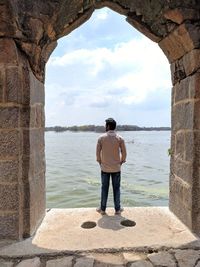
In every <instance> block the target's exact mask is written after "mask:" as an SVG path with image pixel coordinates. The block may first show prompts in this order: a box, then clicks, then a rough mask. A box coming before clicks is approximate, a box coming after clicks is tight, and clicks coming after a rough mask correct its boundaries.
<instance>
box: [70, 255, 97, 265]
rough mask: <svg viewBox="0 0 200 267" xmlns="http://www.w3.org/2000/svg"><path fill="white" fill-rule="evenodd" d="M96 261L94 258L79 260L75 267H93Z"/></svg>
mask: <svg viewBox="0 0 200 267" xmlns="http://www.w3.org/2000/svg"><path fill="white" fill-rule="evenodd" d="M93 265H94V259H93V258H83V257H81V258H77V260H76V263H75V264H74V267H93Z"/></svg>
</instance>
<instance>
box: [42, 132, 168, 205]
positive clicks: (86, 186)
mask: <svg viewBox="0 0 200 267" xmlns="http://www.w3.org/2000/svg"><path fill="white" fill-rule="evenodd" d="M119 134H120V135H122V136H123V137H124V139H125V142H126V147H127V163H126V164H124V165H123V167H122V186H121V202H122V205H123V206H124V207H128V206H132V207H134V206H167V205H168V190H169V185H168V184H169V160H170V158H169V157H168V148H169V147H170V134H171V132H170V131H152V132H148V131H141V132H119ZM99 135H100V134H98V133H94V132H77V133H74V132H63V133H55V132H46V133H45V142H46V184H47V186H46V191H47V192H46V197H47V207H48V208H77V207H97V206H99V200H100V187H101V184H100V168H99V165H98V164H97V162H96V155H95V150H96V142H97V139H98V136H99ZM108 206H111V207H113V195H112V187H110V192H109V199H108Z"/></svg>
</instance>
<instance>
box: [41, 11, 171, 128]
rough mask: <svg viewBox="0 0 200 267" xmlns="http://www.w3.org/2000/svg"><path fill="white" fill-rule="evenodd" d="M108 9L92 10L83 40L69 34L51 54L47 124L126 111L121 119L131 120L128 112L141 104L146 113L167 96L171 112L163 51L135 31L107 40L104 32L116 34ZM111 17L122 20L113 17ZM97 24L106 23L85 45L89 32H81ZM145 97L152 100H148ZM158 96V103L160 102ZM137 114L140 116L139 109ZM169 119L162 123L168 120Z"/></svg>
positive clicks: (163, 102) (88, 119)
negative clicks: (115, 40)
mask: <svg viewBox="0 0 200 267" xmlns="http://www.w3.org/2000/svg"><path fill="white" fill-rule="evenodd" d="M110 14H111V11H110V10H108V9H103V10H100V11H98V13H96V14H95V13H94V16H93V20H92V27H90V28H88V30H86V27H85V28H84V31H82V32H81V31H80V34H79V35H81V36H82V37H83V39H84V40H85V41H84V42H82V41H80V38H78V37H77V36H79V35H78V34H77V35H73V38H72V40H70V37H67V38H69V39H68V42H69V43H68V44H67V41H65V42H63V43H62V44H63V46H62V47H63V48H62V49H63V51H62V53H61V52H57V53H56V55H57V56H51V58H50V60H49V62H48V64H47V81H46V117H47V125H56V124H57V125H58V124H59V123H60V125H66V124H67V125H70V124H84V123H87V122H88V123H97V124H98V121H99V120H100V119H102V118H103V119H104V117H108V116H109V117H110V116H114V117H116V118H117V117H118V118H123V117H126V122H125V123H131V120H133V119H132V112H133V113H134V112H135V113H137V114H139V113H138V112H139V109H140V110H141V109H143V116H148V112H149V114H151V111H152V110H153V111H152V112H153V114H156V110H158V109H161V108H162V105H164V108H165V109H166V106H167V101H169V107H168V108H167V110H165V114H167V112H169V109H170V89H171V80H170V70H169V63H168V61H167V59H166V57H165V55H164V54H163V52H162V51H161V49H160V48H159V47H158V45H157V44H155V43H153V42H152V41H150V40H148V39H147V38H146V37H144V36H142V37H140V38H139V37H138V35H137V38H135V39H133V38H134V37H135V33H134V34H133V38H132V37H131V38H132V39H131V38H127V39H128V40H127V39H126V38H125V39H124V38H121V39H120V38H119V39H120V41H118V42H115V43H112V42H109V43H108V42H107V39H108V38H110V39H111V40H112V39H113V40H114V36H116V29H115V31H113V32H112V31H111V30H112V28H111V27H110V24H109V25H108V23H107V19H109V18H110ZM95 21H96V22H95ZM115 22H116V23H118V24H119V25H120V23H119V22H117V18H115ZM95 23H96V24H95ZM118 24H117V25H118ZM100 25H101V26H102V25H104V28H103V29H102V30H101V32H98V36H99V39H97V40H96V42H93V43H91V42H90V45H87V42H86V40H87V38H90V37H88V36H87V38H86V36H85V35H84V34H86V33H87V35H89V34H91V33H92V32H91V29H92V28H95V27H97V26H98V27H99V26H100ZM127 25H128V24H127ZM109 27H110V28H109ZM123 27H124V26H123ZM123 27H122V28H123ZM127 27H128V26H127ZM100 28H101V27H99V29H100ZM108 28H109V29H110V30H109V31H108V32H107V34H106V35H105V37H104V36H103V30H107V29H108ZM113 29H114V27H113ZM121 32H122V29H121ZM124 32H125V30H124ZM95 33H96V31H95ZM93 36H94V35H93ZM117 37H119V35H117ZM95 38H97V36H96V35H95ZM95 38H94V39H95ZM81 40H82V39H81ZM124 40H127V41H124ZM89 41H90V39H89ZM77 43H78V44H79V45H77ZM69 44H70V45H69ZM74 44H76V45H75V48H74V50H72V48H73V46H74ZM65 47H66V49H64V48H65ZM80 47H81V48H80ZM64 51H65V52H64ZM66 51H67V52H66ZM166 98H168V100H166ZM148 99H150V100H151V101H153V103H151V104H149V103H148ZM158 101H159V103H161V104H159V105H158ZM136 110H137V112H136ZM129 112H130V115H129V117H128V115H127V114H128V113H129ZM141 114H142V113H141ZM144 114H145V115H144ZM159 116H160V115H159ZM159 116H158V117H159ZM160 117H162V116H160ZM165 117H166V116H165ZM66 118H68V120H67V122H66ZM69 118H70V119H69ZM139 119H141V120H142V115H141V117H140V118H139ZM151 121H152V119H151V120H149V123H150V124H151ZM169 121H170V112H169V117H168V122H169ZM168 122H167V123H164V124H163V122H162V123H160V125H169V123H168ZM135 123H136V122H135V121H133V124H135ZM158 123H159V122H158ZM140 125H141V124H140ZM144 125H145V124H144ZM158 125H159V124H158Z"/></svg>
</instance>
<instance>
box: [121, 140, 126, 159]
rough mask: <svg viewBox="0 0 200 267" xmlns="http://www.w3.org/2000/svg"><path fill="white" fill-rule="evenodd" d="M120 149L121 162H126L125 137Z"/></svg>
mask: <svg viewBox="0 0 200 267" xmlns="http://www.w3.org/2000/svg"><path fill="white" fill-rule="evenodd" d="M120 149H121V164H123V163H125V162H126V155H127V153H126V145H125V142H124V140H123V139H121V142H120Z"/></svg>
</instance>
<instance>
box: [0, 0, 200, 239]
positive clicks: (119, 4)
mask: <svg viewBox="0 0 200 267" xmlns="http://www.w3.org/2000/svg"><path fill="white" fill-rule="evenodd" d="M103 7H109V8H111V9H112V10H114V11H116V12H117V13H119V14H123V15H125V17H126V20H127V22H128V23H130V24H131V25H132V26H133V27H135V28H136V29H137V30H139V31H140V32H141V33H143V34H144V35H145V36H147V37H148V38H150V39H151V40H153V41H154V42H156V43H158V45H159V46H160V48H161V49H162V50H163V52H164V53H165V55H166V56H167V58H168V60H169V64H170V67H171V79H172V85H173V88H172V102H171V103H172V104H171V105H172V106H171V108H172V109H171V110H172V112H171V114H172V135H171V151H172V155H171V164H170V200H169V207H170V210H171V211H172V212H174V213H175V214H176V216H178V218H179V219H180V220H181V221H182V222H183V223H185V224H186V225H187V226H188V227H189V228H190V229H191V230H192V231H193V232H195V233H196V234H200V223H199V221H200V194H199V191H200V141H199V140H200V88H199V86H200V85H199V84H200V83H199V81H200V49H199V48H200V37H199V36H200V2H199V1H198V0H181V1H180V0H173V1H171V0H154V1H151V0H143V1H138V0H106V1H105V0H70V1H69V0H45V1H40V0H35V1H32V0H15V1H13V0H0V122H1V123H0V125H1V126H0V127H1V128H0V171H1V175H0V199H1V204H0V230H1V231H0V239H5V238H11V239H17V240H19V239H22V238H24V237H28V236H30V235H32V234H33V233H34V232H35V231H36V229H37V227H38V226H39V224H40V223H41V221H42V219H43V218H44V215H45V155H44V81H45V64H46V62H47V61H48V59H49V56H50V55H51V53H52V51H53V50H54V49H55V47H56V45H57V40H58V39H59V38H60V37H62V36H66V35H68V34H69V33H70V32H71V31H73V30H74V29H76V28H77V27H79V26H80V25H82V24H83V23H84V22H85V21H87V20H88V19H89V18H90V16H91V15H92V13H93V12H94V10H95V9H98V8H103Z"/></svg>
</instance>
